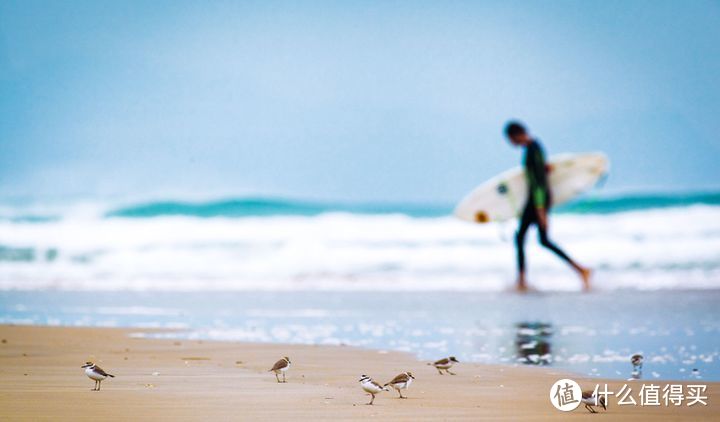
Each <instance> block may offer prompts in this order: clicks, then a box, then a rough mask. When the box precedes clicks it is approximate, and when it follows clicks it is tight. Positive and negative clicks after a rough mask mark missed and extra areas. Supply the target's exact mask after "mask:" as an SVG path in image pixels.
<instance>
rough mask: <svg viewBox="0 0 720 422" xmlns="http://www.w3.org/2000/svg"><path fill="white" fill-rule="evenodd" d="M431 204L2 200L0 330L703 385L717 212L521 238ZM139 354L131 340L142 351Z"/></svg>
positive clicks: (712, 322)
mask: <svg viewBox="0 0 720 422" xmlns="http://www.w3.org/2000/svg"><path fill="white" fill-rule="evenodd" d="M451 210H452V207H451V205H448V204H444V205H443V204H431V205H423V204H343V203H337V204H333V203H315V202H300V201H292V200H278V199H265V198H238V199H230V200H218V201H208V202H184V201H147V202H140V203H116V202H111V201H97V200H87V199H82V200H72V201H70V200H65V201H53V202H45V203H42V202H38V201H29V200H23V201H20V200H4V201H0V323H15V324H48V325H97V326H122V327H137V328H138V333H142V327H166V328H180V329H181V331H175V332H171V333H167V334H156V335H167V336H174V337H187V338H206V339H214V340H241V341H273V342H299V343H312V344H349V345H356V346H362V347H372V348H377V349H394V350H404V351H409V352H412V353H415V354H416V355H418V356H419V357H420V358H422V359H435V358H438V357H441V356H444V355H448V354H454V355H456V356H457V357H458V358H459V359H461V360H471V361H478V362H487V363H504V364H511V365H523V364H529V365H548V366H553V367H557V368H562V369H567V370H570V371H574V372H577V373H582V374H584V375H588V376H597V377H609V378H627V377H628V376H629V374H630V364H629V360H628V359H629V358H628V357H629V355H630V354H632V353H637V352H640V353H643V354H644V355H645V356H646V359H647V360H646V362H647V363H646V365H645V367H646V368H645V373H644V377H646V378H650V379H655V378H660V379H706V380H720V364H718V359H720V340H718V339H720V336H719V335H718V334H719V331H720V313H719V312H718V311H717V303H718V299H720V290H719V289H718V288H719V287H720V194H716V193H709V194H696V195H655V196H649V195H644V196H617V197H602V198H589V199H585V200H582V201H579V202H575V203H573V204H570V205H568V206H565V207H562V208H560V209H558V210H556V212H555V215H554V217H553V219H552V222H551V234H552V237H553V238H554V239H555V240H556V241H557V242H558V243H559V244H560V245H561V246H562V247H563V248H565V249H566V250H567V251H568V252H569V253H570V254H571V255H572V256H574V257H576V258H577V260H579V261H580V262H583V263H586V264H588V265H590V266H592V267H593V268H594V269H595V271H596V273H595V279H594V286H595V292H593V293H591V294H582V293H580V292H579V290H580V283H579V282H578V281H577V279H576V277H575V275H574V274H573V273H572V272H571V271H570V270H569V269H568V268H567V267H566V266H565V265H564V264H563V263H562V262H559V261H558V260H557V258H556V257H554V256H553V255H552V254H550V253H549V252H547V251H544V250H542V249H541V248H540V247H539V246H538V245H537V244H536V243H537V242H535V239H534V236H532V235H531V236H530V237H529V238H528V256H529V262H528V265H529V279H530V283H531V285H532V286H533V287H535V288H536V289H537V290H538V291H537V292H534V293H531V294H528V295H525V296H521V295H517V294H515V293H513V292H512V291H511V288H512V285H513V284H512V282H513V280H514V277H515V273H514V265H515V263H514V258H515V257H514V249H513V243H512V235H513V231H514V229H515V226H514V224H515V223H514V222H509V223H504V224H490V225H473V224H468V223H464V222H461V221H458V220H456V219H454V218H453V217H452V216H450V215H449V214H450V213H451ZM140 335H147V334H140Z"/></svg>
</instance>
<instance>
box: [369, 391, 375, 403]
mask: <svg viewBox="0 0 720 422" xmlns="http://www.w3.org/2000/svg"><path fill="white" fill-rule="evenodd" d="M370 396H372V398H371V399H370V403H367V405H368V406H372V404H373V402H374V401H375V394H373V393H370Z"/></svg>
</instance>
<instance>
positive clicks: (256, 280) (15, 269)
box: [0, 205, 720, 291]
mask: <svg viewBox="0 0 720 422" xmlns="http://www.w3.org/2000/svg"><path fill="white" fill-rule="evenodd" d="M513 229H514V225H513V224H506V225H472V224H467V223H463V222H460V221H457V220H455V219H453V218H451V217H440V218H416V217H409V216H405V215H399V214H398V215H357V214H340V213H335V214H322V215H319V216H313V217H303V216H285V217H282V216H273V217H247V218H223V217H217V218H193V217H167V216H166V217H157V218H103V217H102V216H98V215H97V214H96V213H90V212H88V213H79V214H74V215H73V216H72V218H61V219H58V220H54V221H47V222H42V223H22V222H20V223H19V222H16V221H0V239H2V246H3V247H4V252H3V253H4V255H2V260H0V289H48V288H57V289H76V290H90V289H100V290H124V289H129V290H152V289H157V290H226V289H229V290H249V289H259V290H303V289H331V290H483V291H498V290H503V289H506V288H508V287H509V286H510V284H511V282H512V280H513V278H514V268H515V262H514V247H513V243H512V234H513ZM552 237H553V238H554V239H555V240H556V241H557V242H558V243H559V244H560V245H561V246H562V247H563V248H564V249H566V250H567V252H568V253H570V254H571V255H572V256H574V257H576V258H577V259H578V260H579V261H581V262H584V263H587V264H589V265H591V266H592V267H594V268H595V269H596V270H597V271H596V286H597V287H598V288H599V289H639V290H644V289H708V288H717V287H720V207H717V206H705V205H697V206H689V207H681V208H670V209H655V210H653V209H650V210H642V211H633V212H625V213H614V214H605V215H602V214H560V215H557V216H555V218H553V220H552ZM527 244H528V248H527V249H528V257H529V258H528V260H529V262H528V266H529V271H530V277H531V280H532V283H533V284H534V285H535V286H537V287H538V288H540V289H551V290H568V291H571V290H577V289H578V288H579V286H578V284H579V283H578V282H577V280H576V278H575V276H574V275H573V274H572V272H571V271H570V270H569V269H568V268H567V267H566V266H565V265H564V264H563V263H562V262H560V261H559V260H557V258H555V257H554V256H552V255H551V254H550V253H548V252H547V251H544V250H542V249H541V248H540V247H539V246H538V245H537V242H536V238H535V235H534V234H533V233H531V234H530V235H529V236H528V239H527ZM8 251H10V252H8ZM13 251H20V253H14V252H13Z"/></svg>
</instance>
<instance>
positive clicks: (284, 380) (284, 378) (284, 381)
mask: <svg viewBox="0 0 720 422" xmlns="http://www.w3.org/2000/svg"><path fill="white" fill-rule="evenodd" d="M285 382H287V381H285V372H283V383H285Z"/></svg>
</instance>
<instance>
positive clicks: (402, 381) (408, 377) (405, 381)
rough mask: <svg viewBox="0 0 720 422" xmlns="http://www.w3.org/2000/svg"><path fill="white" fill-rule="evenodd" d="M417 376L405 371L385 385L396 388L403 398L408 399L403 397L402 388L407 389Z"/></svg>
mask: <svg viewBox="0 0 720 422" xmlns="http://www.w3.org/2000/svg"><path fill="white" fill-rule="evenodd" d="M414 379H415V377H414V376H413V374H412V373H411V372H403V373H402V374H400V375H398V376H396V377H395V378H393V379H392V381H390V382H389V383H387V384H385V387H387V386H388V385H389V386H391V387H392V388H394V389H396V390H397V392H398V394H400V398H401V399H406V398H407V397H403V395H402V390H405V389H407V388H408V387H410V384H412V382H413V380H414Z"/></svg>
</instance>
